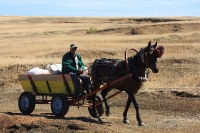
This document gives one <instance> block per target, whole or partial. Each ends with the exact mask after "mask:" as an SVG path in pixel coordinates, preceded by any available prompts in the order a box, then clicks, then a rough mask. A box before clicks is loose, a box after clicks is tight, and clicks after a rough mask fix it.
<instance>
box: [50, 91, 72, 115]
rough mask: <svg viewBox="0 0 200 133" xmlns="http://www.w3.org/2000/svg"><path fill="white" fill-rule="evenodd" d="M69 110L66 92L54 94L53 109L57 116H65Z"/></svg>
mask: <svg viewBox="0 0 200 133" xmlns="http://www.w3.org/2000/svg"><path fill="white" fill-rule="evenodd" d="M68 110H69V102H68V99H67V97H66V95H64V94H58V95H54V96H53V97H52V100H51V111H52V113H53V114H54V115H55V116H57V117H64V116H65V115H66V114H67V112H68Z"/></svg>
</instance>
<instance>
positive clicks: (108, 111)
mask: <svg viewBox="0 0 200 133" xmlns="http://www.w3.org/2000/svg"><path fill="white" fill-rule="evenodd" d="M111 89H112V88H107V89H104V90H102V91H101V96H102V98H103V100H104V103H105V107H106V111H105V114H106V115H107V116H109V115H110V106H109V105H108V102H107V99H106V95H107V94H108V92H109V91H110V90H111Z"/></svg>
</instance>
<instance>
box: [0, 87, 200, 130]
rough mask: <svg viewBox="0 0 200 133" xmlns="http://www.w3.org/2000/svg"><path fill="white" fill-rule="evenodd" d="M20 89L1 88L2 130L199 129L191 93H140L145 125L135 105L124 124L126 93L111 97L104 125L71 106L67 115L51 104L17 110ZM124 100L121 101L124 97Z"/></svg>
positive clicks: (199, 118)
mask: <svg viewBox="0 0 200 133" xmlns="http://www.w3.org/2000/svg"><path fill="white" fill-rule="evenodd" d="M20 93H21V90H20V89H18V90H12V91H6V90H3V91H1V95H0V99H1V104H0V108H1V113H0V116H1V117H0V130H1V132H2V131H3V132H13V131H15V132H52V133H53V132H127V133H132V132H141V133H143V132H148V133H149V132H153V133H155V132H158V133H159V132H164V133H172V132H184V133H189V132H190V133H198V132H199V131H200V127H199V125H200V115H199V114H200V101H199V97H191V96H190V95H180V96H178V95H177V96H176V93H175V92H170V91H166V92H163V91H157V92H156V93H146V92H145V91H141V92H140V93H139V94H138V95H137V99H138V102H139V103H140V107H141V109H140V111H141V117H142V120H143V122H144V123H145V124H146V125H145V126H144V127H139V126H138V125H137V121H136V117H135V109H134V107H133V105H132V106H131V108H130V110H129V112H128V118H129V120H130V122H131V123H130V124H123V122H122V113H123V110H124V106H125V103H126V102H125V101H126V100H125V99H126V98H127V97H126V94H125V93H122V94H120V95H118V96H116V97H115V98H113V99H111V100H109V101H110V105H111V115H110V116H109V117H107V116H106V115H103V116H102V117H101V120H102V121H103V124H99V123H98V119H95V118H92V117H91V116H90V115H89V112H88V110H87V108H85V107H80V108H79V109H78V108H77V107H70V109H69V111H68V113H67V115H66V116H65V117H64V118H56V117H55V116H53V115H52V114H51V110H50V105H48V104H47V105H36V108H35V110H34V112H33V113H32V114H31V115H30V116H26V115H22V114H21V113H20V112H19V109H18V105H17V104H18V103H17V100H18V97H19V95H20ZM121 99H122V100H121Z"/></svg>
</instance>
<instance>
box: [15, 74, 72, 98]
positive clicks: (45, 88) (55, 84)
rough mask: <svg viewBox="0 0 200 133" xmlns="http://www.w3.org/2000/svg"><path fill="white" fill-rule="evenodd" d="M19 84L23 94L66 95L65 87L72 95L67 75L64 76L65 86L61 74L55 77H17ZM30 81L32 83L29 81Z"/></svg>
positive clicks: (69, 78)
mask: <svg viewBox="0 0 200 133" xmlns="http://www.w3.org/2000/svg"><path fill="white" fill-rule="evenodd" d="M18 77H19V82H20V84H21V86H22V88H23V89H24V91H25V92H35V93H37V94H45V95H53V94H57V93H59V94H68V93H69V92H68V91H67V89H66V87H68V88H69V89H70V91H71V94H73V93H74V85H73V81H72V79H71V76H70V75H69V74H65V75H64V77H65V79H66V83H67V86H66V85H65V84H64V79H63V77H62V74H57V75H52V74H48V75H19V76H18ZM31 80H32V81H31ZM31 82H32V83H33V84H34V86H35V87H34V86H33V84H32V83H31Z"/></svg>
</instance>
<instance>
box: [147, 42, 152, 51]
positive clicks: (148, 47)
mask: <svg viewBox="0 0 200 133" xmlns="http://www.w3.org/2000/svg"><path fill="white" fill-rule="evenodd" d="M150 47H151V41H149V43H148V46H147V49H148V50H149V49H150Z"/></svg>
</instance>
